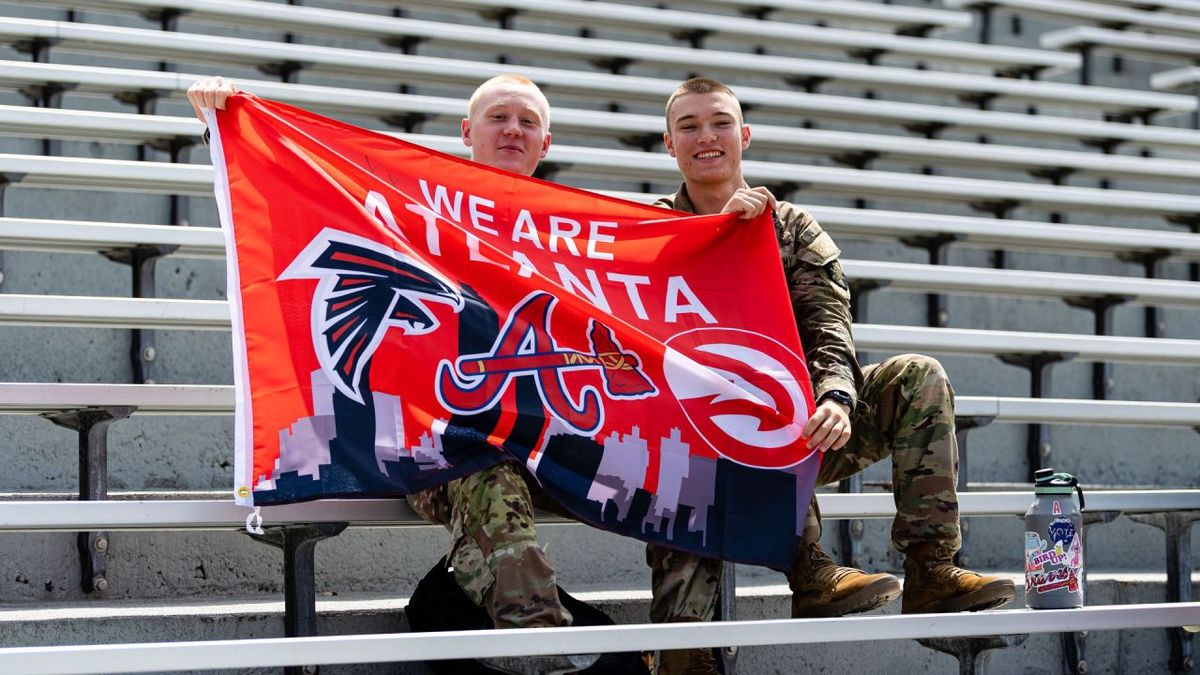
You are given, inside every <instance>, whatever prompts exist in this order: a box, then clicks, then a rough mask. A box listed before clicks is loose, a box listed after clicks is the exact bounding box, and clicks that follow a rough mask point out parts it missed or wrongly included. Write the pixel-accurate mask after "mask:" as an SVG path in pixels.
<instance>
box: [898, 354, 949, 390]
mask: <svg viewBox="0 0 1200 675" xmlns="http://www.w3.org/2000/svg"><path fill="white" fill-rule="evenodd" d="M896 358H897V359H898V360H901V361H903V363H904V367H905V370H909V371H911V372H912V373H914V374H915V377H914V378H913V379H914V380H915V381H916V384H924V385H934V384H937V383H945V384H946V385H947V386H948V385H949V377H948V376H947V375H946V369H945V368H944V367H942V362H941V361H938V360H937V359H935V358H933V357H932V356H926V355H924V354H904V355H901V356H898V357H896Z"/></svg>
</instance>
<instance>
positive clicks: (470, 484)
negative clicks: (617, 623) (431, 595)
mask: <svg viewBox="0 0 1200 675" xmlns="http://www.w3.org/2000/svg"><path fill="white" fill-rule="evenodd" d="M534 489H535V494H538V495H542V496H544V495H543V494H542V493H541V491H540V489H537V488H536V486H534ZM546 501H549V500H546ZM408 503H409V504H411V505H412V507H413V510H414V511H416V512H417V513H419V514H420V515H421V517H422V518H424V519H425V520H427V521H429V522H431V523H433V524H435V525H443V526H445V527H446V529H448V530H449V531H450V538H451V542H450V554H449V557H448V560H449V561H450V565H451V567H452V568H453V572H454V579H455V581H457V582H458V585H459V586H460V587H462V589H463V591H464V592H466V594H467V597H469V598H470V599H471V601H472V602H474V603H475V604H476V605H479V606H480V607H483V608H484V609H486V610H487V612H488V615H489V616H491V617H492V622H493V624H494V625H495V627H496V628H531V627H535V626H569V625H571V619H572V617H571V613H570V612H568V611H567V610H566V608H564V607H563V606H562V605H561V604H560V603H559V599H558V587H557V585H556V583H555V577H554V569H553V568H551V567H550V563H549V561H547V560H546V554H545V553H544V552H543V551H542V548H541V547H540V546H539V545H538V543H537V530H536V527H535V526H534V520H533V506H534V498H533V497H532V496H531V493H530V485H529V484H527V483H526V479H525V473H524V472H523V471H522V470H521V468H520V467H519V466H517V465H516V464H514V463H512V462H504V463H501V464H497V465H496V466H493V467H490V468H487V469H483V470H481V471H477V472H475V473H472V474H469V475H467V476H464V477H463V478H459V479H457V480H453V481H450V482H449V483H446V484H445V485H439V486H437V487H434V488H430V489H428V490H423V491H421V492H417V493H414V494H411V495H409V496H408ZM538 506H542V504H541V500H539V501H538Z"/></svg>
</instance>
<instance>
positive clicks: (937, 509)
mask: <svg viewBox="0 0 1200 675" xmlns="http://www.w3.org/2000/svg"><path fill="white" fill-rule="evenodd" d="M657 204H658V205H660V206H665V207H668V208H673V209H675V210H678V211H686V212H689V213H694V212H695V209H694V207H693V206H692V204H691V201H690V200H689V199H688V197H687V191H686V188H684V187H681V188H680V190H679V192H677V193H676V194H674V195H672V196H670V197H665V198H663V199H660V200H659V201H658V202H657ZM775 234H776V238H777V239H778V241H779V252H780V255H781V256H782V258H783V267H784V272H785V274H786V276H787V280H788V287H789V289H790V291H791V296H792V307H793V310H794V311H795V314H796V325H797V326H798V327H799V330H800V339H801V342H802V344H803V345H804V356H805V360H806V361H807V362H808V368H809V373H810V375H811V377H812V382H813V393H814V395H815V396H816V397H817V398H820V397H821V395H823V394H824V393H825V392H828V391H830V390H834V389H837V390H841V391H844V392H846V393H848V394H850V396H851V398H852V399H853V400H854V402H855V405H854V406H853V410H852V412H851V415H850V421H851V428H852V429H853V433H852V435H851V436H850V441H849V442H848V443H847V444H846V446H845V447H843V448H842V449H841V450H836V451H830V452H827V453H826V454H825V456H824V457H823V458H822V461H821V469H820V471H819V472H818V474H817V485H827V484H830V483H834V482H837V481H839V480H842V479H843V478H847V477H849V476H852V475H854V474H856V473H858V472H860V471H862V470H863V469H865V468H867V467H868V466H870V465H872V464H874V463H875V462H877V461H879V460H881V459H884V458H885V457H888V456H891V458H892V491H893V494H894V496H895V500H896V518H895V520H894V521H893V524H892V544H893V545H894V546H895V547H896V549H897V550H899V551H901V552H903V551H905V550H907V549H908V547H909V546H910V545H912V544H916V543H922V542H924V543H929V542H936V543H937V545H938V548H940V549H942V550H944V551H946V552H949V553H953V552H954V551H957V550H958V548H959V546H960V545H961V537H960V535H959V528H958V499H957V496H956V494H955V486H956V484H957V482H958V445H957V442H956V440H955V436H954V390H953V389H952V388H951V387H950V382H949V380H948V379H947V377H946V373H945V371H944V370H942V367H941V364H939V363H938V362H937V361H936V360H934V359H931V358H929V357H926V356H920V355H917V354H906V355H903V356H896V357H893V358H890V359H888V360H886V361H884V362H883V363H879V364H875V365H870V366H867V367H866V368H861V369H860V367H859V365H858V361H857V357H856V355H855V351H854V343H853V340H852V337H851V335H850V291H849V287H848V286H847V284H846V278H845V275H844V274H843V273H842V267H841V265H840V264H839V263H838V261H837V257H838V255H839V254H840V251H839V250H838V248H837V246H835V245H834V243H833V240H832V239H830V237H829V235H828V234H826V233H825V232H824V231H823V230H822V229H821V227H820V225H818V224H817V221H816V220H815V219H813V217H812V216H811V215H809V214H808V213H806V212H804V211H802V210H800V209H799V208H797V207H796V206H794V205H793V204H789V203H788V202H779V203H778V206H777V208H776V211H775ZM820 538H821V520H820V513H819V512H818V511H817V505H816V500H815V499H814V500H813V503H812V505H811V506H810V507H809V510H808V514H807V516H806V518H805V523H804V533H803V536H802V540H803V544H804V545H807V544H812V543H816V542H817V541H819V540H820ZM646 562H647V564H649V565H650V567H651V584H652V588H653V593H654V597H653V600H652V601H651V606H650V618H651V620H652V621H659V622H662V621H678V620H681V619H683V620H686V619H701V620H710V619H712V617H713V612H714V609H715V607H716V599H717V595H718V592H719V587H720V580H721V563H720V562H719V561H716V560H711V559H706V558H701V557H699V556H696V555H692V554H688V553H682V552H679V551H674V550H670V549H666V548H663V547H661V546H656V545H653V544H650V545H648V546H647V548H646Z"/></svg>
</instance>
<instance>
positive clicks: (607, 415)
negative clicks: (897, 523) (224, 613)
mask: <svg viewBox="0 0 1200 675" xmlns="http://www.w3.org/2000/svg"><path fill="white" fill-rule="evenodd" d="M209 128H210V129H211V130H212V132H213V133H212V144H211V151H212V157H213V164H214V166H215V168H216V195H217V201H218V205H219V209H220V215H221V222H222V225H223V226H224V230H225V233H226V237H227V242H228V249H229V251H228V252H229V257H228V260H229V296H230V305H231V307H232V313H233V343H234V366H235V368H234V369H235V379H236V385H237V413H236V431H235V442H236V453H237V458H236V469H235V492H236V495H237V497H236V499H237V501H238V503H241V504H245V505H253V504H260V505H266V504H279V503H285V502H294V501H299V500H308V499H314V498H319V497H328V496H340V497H346V496H380V495H403V494H408V493H410V492H414V491H417V490H421V489H424V488H426V487H430V486H433V485H437V484H439V483H442V482H445V481H447V480H451V479H453V478H457V477H460V476H463V475H465V474H467V473H470V472H473V471H477V470H479V469H482V468H485V467H488V466H492V465H494V464H496V463H498V462H502V461H515V462H518V463H520V464H521V465H522V466H524V467H525V468H526V469H528V471H529V473H530V474H532V475H533V476H534V477H535V478H536V479H537V481H538V482H539V483H540V484H541V486H542V487H543V489H544V490H545V491H546V492H547V493H548V494H549V495H550V496H551V497H553V498H555V499H556V500H557V501H558V502H559V503H561V504H562V505H563V506H564V507H566V508H567V509H569V510H570V511H571V512H573V513H574V514H576V515H577V516H578V517H579V518H580V519H582V520H585V521H587V522H589V523H591V524H593V525H596V526H599V527H602V528H605V529H608V530H611V531H614V532H617V533H620V534H625V535H629V536H633V537H637V538H639V539H643V540H646V541H653V542H659V543H663V544H666V545H670V546H674V547H678V548H683V549H686V550H691V551H693V552H696V553H700V554H703V555H706V556H711V557H718V558H723V559H728V560H735V561H739V562H752V563H759V564H767V565H771V566H773V567H779V568H785V567H788V566H790V564H791V562H792V559H793V557H794V549H795V544H796V542H797V538H798V535H799V531H800V529H801V528H802V526H803V516H804V513H805V510H806V509H807V507H808V503H809V499H810V497H811V494H812V484H813V481H814V478H815V475H816V470H817V464H818V462H819V458H818V456H815V455H814V454H813V453H811V452H809V451H808V450H807V449H806V447H805V439H803V438H802V437H801V431H802V429H803V427H804V424H805V422H806V421H807V420H808V416H809V414H810V413H811V411H812V409H813V403H812V391H811V386H810V384H809V380H808V375H807V372H806V370H805V365H804V360H803V353H804V352H803V350H802V348H801V345H800V341H799V338H798V337H797V332H796V326H795V320H794V318H793V315H792V309H791V305H790V301H789V297H788V292H787V289H786V286H785V283H784V277H783V270H782V266H781V263H780V258H779V251H778V248H777V245H776V242H775V238H774V229H773V227H772V221H771V218H770V216H769V215H764V216H762V217H760V218H758V219H755V220H754V221H751V222H745V221H739V220H737V219H736V217H734V216H729V215H720V216H699V217H696V216H687V215H685V214H680V213H676V212H672V211H666V210H663V209H660V208H655V207H652V206H648V205H641V204H635V203H631V202H627V201H622V200H618V199H612V198H608V197H604V196H601V195H597V194H594V193H590V192H585V191H582V190H576V189H572V188H569V187H563V186H559V185H553V184H550V183H546V182H543V181H539V180H535V179H531V178H526V177H523V176H517V175H514V174H511V173H507V172H505V171H501V170H497V169H493V168H489V167H486V166H482V165H479V164H475V163H473V162H470V161H467V160H463V159H459V158H455V157H451V156H448V155H444V154H441V153H438V152H434V151H432V150H429V149H426V148H423V147H420V146H417V145H413V144H410V143H406V142H404V141H401V140H397V139H395V138H392V137H390V136H387V135H383V134H379V133H373V132H370V131H365V130H363V129H359V128H356V127H352V126H348V125H346V124H341V123H339V122H336V121H334V120H330V119H326V118H324V117H320V116H317V115H314V114H311V113H308V112H306V111H303V110H299V109H296V108H292V107H289V106H286V105H282V104H279V103H275V102H272V101H267V100H263V99H259V98H255V97H252V96H248V95H244V94H240V95H237V96H234V97H233V98H232V99H231V100H230V101H229V105H228V109H227V111H225V112H224V113H221V114H217V115H213V114H212V113H210V119H209Z"/></svg>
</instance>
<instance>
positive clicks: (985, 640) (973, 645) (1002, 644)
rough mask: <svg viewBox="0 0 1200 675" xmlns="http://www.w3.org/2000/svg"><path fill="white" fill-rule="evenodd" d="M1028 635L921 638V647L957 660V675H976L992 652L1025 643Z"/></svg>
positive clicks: (982, 670)
mask: <svg viewBox="0 0 1200 675" xmlns="http://www.w3.org/2000/svg"><path fill="white" fill-rule="evenodd" d="M1027 637H1029V635H1028V634H1024V633H1023V634H1020V635H991V636H988V637H972V638H921V639H919V640H917V642H918V643H920V645H921V646H922V647H928V648H929V649H933V650H935V651H939V652H942V653H943V654H949V655H950V656H953V657H955V658H957V659H958V672H959V675H978V674H980V673H983V672H984V666H985V665H986V664H987V661H988V659H989V658H991V656H992V650H994V649H1004V648H1006V647H1017V646H1019V645H1020V644H1021V643H1023V642H1025V638H1027Z"/></svg>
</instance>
